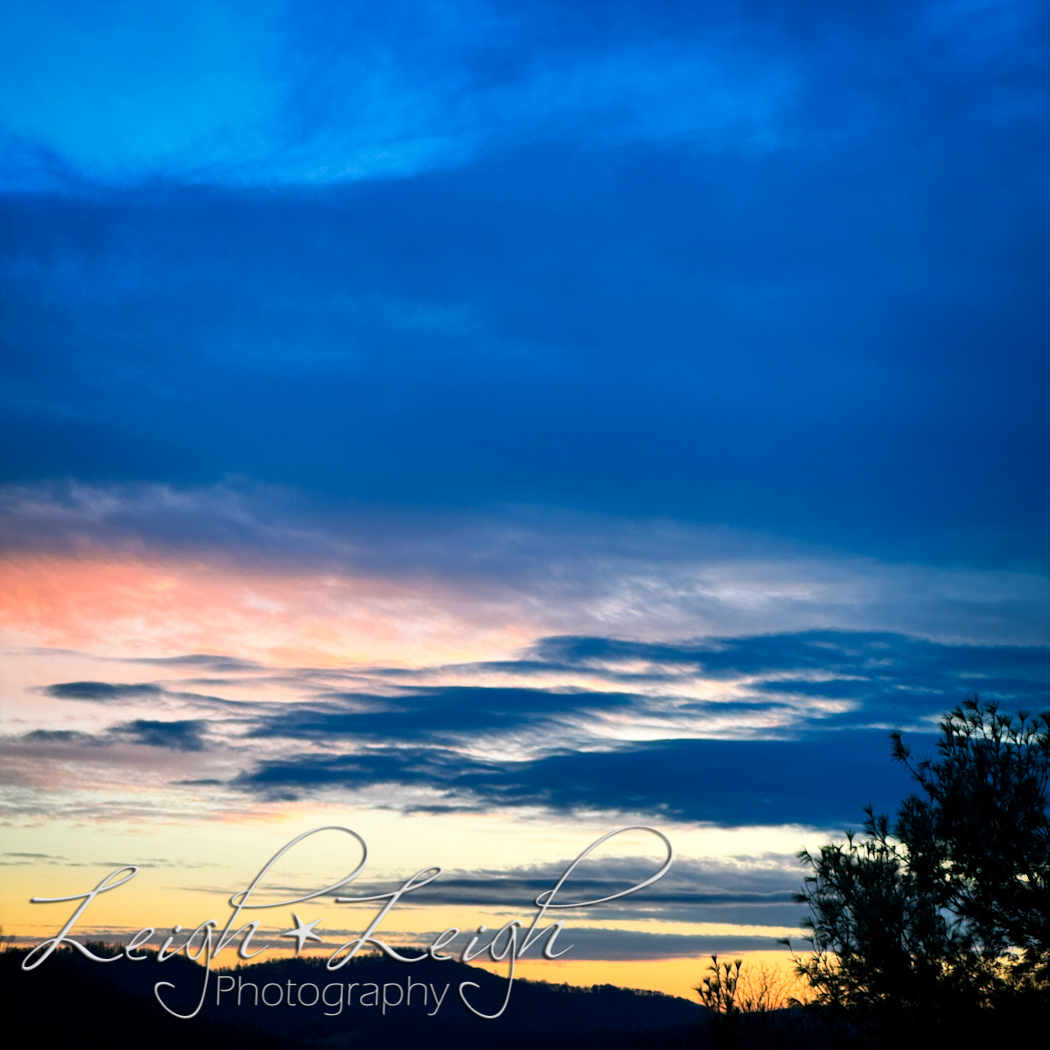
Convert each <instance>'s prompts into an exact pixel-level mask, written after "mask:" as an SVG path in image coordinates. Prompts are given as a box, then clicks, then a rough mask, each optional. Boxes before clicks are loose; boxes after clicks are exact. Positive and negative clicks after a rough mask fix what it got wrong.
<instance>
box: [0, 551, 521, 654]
mask: <svg viewBox="0 0 1050 1050" xmlns="http://www.w3.org/2000/svg"><path fill="white" fill-rule="evenodd" d="M0 581H2V588H0V626H2V628H3V629H4V631H5V633H7V635H8V638H9V640H10V641H12V642H14V643H15V644H20V645H41V646H51V647H63V648H75V649H81V650H86V651H89V652H94V653H97V654H100V655H107V656H126V657H134V656H150V657H157V656H172V655H178V654H182V653H190V652H196V653H213V654H233V655H236V656H238V657H241V658H245V659H255V660H259V661H262V662H265V663H267V664H270V665H279V666H300V665H305V664H309V665H312V666H334V665H340V666H346V665H369V664H374V663H377V662H378V663H383V664H386V665H395V666H398V665H400V666H418V665H420V664H427V663H445V662H449V661H468V660H476V659H492V658H494V657H496V658H499V657H502V656H504V655H509V654H510V653H512V652H513V651H514V650H516V649H518V648H519V647H520V646H522V645H524V644H527V643H528V642H529V641H530V640H531V639H532V638H534V637H535V635H536V633H537V631H538V630H539V628H538V625H535V624H528V623H525V622H522V619H521V616H520V609H519V608H517V607H516V606H515V605H514V604H513V603H510V602H505V601H502V602H501V601H498V600H493V601H491V602H485V601H484V600H481V601H479V600H478V597H477V596H476V595H474V596H471V597H470V599H469V600H468V599H467V598H466V597H465V596H464V595H461V594H459V593H457V592H456V591H455V590H453V589H452V588H450V587H449V586H448V585H442V584H437V583H434V582H433V581H430V580H422V581H417V582H412V581H409V582H392V581H390V580H386V579H381V578H369V577H350V576H345V575H322V574H318V573H313V574H305V573H301V574H294V573H283V572H280V571H277V570H274V569H267V568H264V567H260V568H259V569H257V570H250V569H245V568H243V567H236V566H230V565H220V564H216V563H208V562H204V561H198V560H189V559H186V560H176V559H171V558H168V559H161V558H149V557H144V556H137V555H127V554H121V555H115V554H111V553H107V554H100V555H86V556H85V555H54V554H47V555H31V554H24V555H19V556H17V557H10V558H7V559H5V560H4V561H3V562H0Z"/></svg>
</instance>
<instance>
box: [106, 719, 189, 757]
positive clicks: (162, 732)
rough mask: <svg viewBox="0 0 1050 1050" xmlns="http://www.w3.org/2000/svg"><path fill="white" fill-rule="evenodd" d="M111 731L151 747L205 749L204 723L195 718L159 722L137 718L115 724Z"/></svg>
mask: <svg viewBox="0 0 1050 1050" xmlns="http://www.w3.org/2000/svg"><path fill="white" fill-rule="evenodd" d="M110 732H111V733H112V734H113V735H115V736H118V737H124V738H127V739H130V740H132V741H134V742H135V743H137V744H145V745H147V746H149V747H163V748H167V749H168V750H171V751H203V750H204V741H203V739H202V733H203V732H204V723H203V722H201V721H195V720H189V719H186V720H182V721H174V722H158V721H155V720H152V719H146V718H137V719H135V721H133V722H125V723H123V724H121V725H119V726H114V727H113V728H112V729H111V730H110Z"/></svg>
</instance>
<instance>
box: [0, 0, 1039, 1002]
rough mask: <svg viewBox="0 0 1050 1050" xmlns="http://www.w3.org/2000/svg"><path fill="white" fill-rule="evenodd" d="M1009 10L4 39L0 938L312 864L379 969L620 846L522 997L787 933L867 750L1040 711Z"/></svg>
mask: <svg viewBox="0 0 1050 1050" xmlns="http://www.w3.org/2000/svg"><path fill="white" fill-rule="evenodd" d="M1041 14H1042V11H1041V5H1039V4H1037V3H1035V2H1034V0H1032V2H1028V0H1001V2H991V0H955V2H918V3H916V2H914V0H909V2H907V3H905V2H893V0H886V2H881V3H878V4H864V5H859V4H858V5H842V4H837V3H831V2H820V0H803V2H798V3H793V4H784V3H780V2H774V0H739V2H719V0H711V2H705V3H677V2H667V3H658V2H653V0H648V2H646V3H644V4H643V3H638V2H631V0H619V2H614V0H608V2H594V3H588V2H582V0H577V2H571V3H559V2H529V0H525V2H521V0H516V2H514V3H507V2H504V3H499V2H481V0H478V2H472V0H454V2H411V0H398V2H396V3H393V4H383V5H375V4H364V3H357V2H340V3H333V2H328V0H313V2H311V0H307V2H300V3H295V4H288V3H281V2H276V0H273V2H266V0H263V2H259V0H254V2H252V3H242V2H223V0H208V2H207V3H204V2H195V0H185V2H180V3H177V4H175V3H162V2H153V3H150V2H144V0H140V2H121V0H92V2H91V3H87V4H85V3H72V2H67V3H63V2H56V0H40V2H37V3H34V4H31V5H24V4H19V5H16V4H13V3H8V4H4V5H2V6H0V158H2V162H0V223H2V227H0V230H2V233H0V268H2V269H0V273H2V280H0V284H2V289H0V291H2V297H3V298H2V301H0V310H2V314H0V340H2V379H3V392H2V397H3V412H2V417H0V449H2V452H0V471H2V487H0V515H2V525H0V527H2V529H3V562H2V568H3V578H4V584H3V593H2V597H0V602H2V606H0V608H2V627H3V637H4V641H3V644H4V656H3V668H2V670H3V686H2V688H3V693H2V700H3V711H2V717H3V723H2V725H0V744H2V746H3V750H4V754H5V758H4V762H3V778H4V786H3V794H2V798H3V805H4V816H3V818H2V819H3V825H2V827H3V846H2V850H0V852H2V854H3V855H2V856H0V866H2V868H3V873H4V875H3V883H4V886H5V890H4V894H3V913H2V915H0V921H2V922H3V924H4V927H5V930H6V931H7V932H13V933H15V934H16V935H17V936H19V937H21V938H25V939H27V940H28V941H33V940H39V939H41V938H42V937H44V936H47V935H50V934H51V933H53V932H54V929H55V928H57V927H56V920H57V919H58V917H59V909H58V908H56V907H55V906H31V905H29V904H28V899H29V897H31V896H41V895H43V896H47V895H53V896H60V895H63V894H69V893H73V892H81V891H82V890H83V888H84V887H85V886H86V885H87V883H86V882H85V880H88V881H92V880H93V881H97V880H98V879H99V878H101V877H102V876H103V875H105V874H106V873H107V872H108V871H109V870H111V868H112V867H113V866H114V865H120V864H128V863H132V864H139V865H141V866H142V871H141V872H140V874H139V876H137V877H136V881H135V883H134V884H131V885H129V886H127V887H123V888H122V889H121V890H120V891H114V892H113V893H112V894H111V895H110V896H108V897H104V898H100V899H99V901H98V902H97V905H95V906H93V907H94V908H95V909H96V910H95V911H93V913H92V920H91V921H88V920H85V923H86V924H85V927H84V928H85V930H87V929H89V928H90V929H91V930H93V931H95V933H99V934H106V935H108V936H112V937H116V936H120V935H126V934H127V933H128V932H131V931H133V930H135V929H138V928H139V927H140V926H144V925H151V926H158V927H159V926H163V925H165V924H167V925H171V924H172V923H173V922H176V921H178V922H180V923H181V924H183V925H187V922H188V921H189V920H192V921H193V923H194V924H195V923H196V922H197V921H202V919H203V918H205V917H209V916H210V913H209V914H206V913H208V912H209V909H212V910H215V909H220V910H221V907H222V905H223V902H224V901H225V900H226V899H228V897H229V896H230V894H231V893H233V892H235V891H236V890H238V889H242V888H244V886H246V885H247V883H248V881H250V879H251V878H252V877H253V876H254V874H255V873H256V872H257V871H258V870H259V868H260V867H261V866H262V864H263V863H264V862H265V861H266V859H267V858H268V857H269V856H271V855H272V854H273V853H274V852H275V851H276V850H277V849H278V848H280V846H281V845H283V843H284V842H286V841H288V840H289V839H291V838H293V837H294V836H296V835H298V834H301V833H303V832H304V831H307V830H310V829H311V828H314V827H320V826H323V825H333V824H334V825H340V826H347V827H351V828H353V829H355V830H357V831H358V832H359V833H360V834H362V835H363V836H364V837H365V838H367V840H368V845H369V850H370V853H369V856H370V860H369V864H370V867H369V869H368V872H367V875H366V876H363V878H368V879H371V880H373V881H372V882H370V883H369V885H377V886H378V885H386V886H388V885H392V884H393V882H392V881H391V880H394V881H396V880H403V879H405V878H407V877H408V876H410V875H411V874H413V873H414V872H415V871H417V870H419V869H421V868H424V867H427V866H428V865H433V864H440V865H442V866H443V867H444V868H445V869H446V872H447V873H446V875H445V876H443V877H442V878H441V879H439V880H438V881H437V882H435V883H434V884H433V885H431V886H429V887H427V888H426V891H425V893H426V894H429V896H424V891H419V894H418V903H414V904H412V905H411V906H408V905H406V906H405V907H404V908H403V910H402V913H401V915H400V917H399V920H398V921H396V922H395V921H394V917H393V916H391V919H390V920H389V922H388V924H387V927H385V928H387V929H390V930H392V931H395V932H396V933H397V934H398V935H399V936H401V937H402V938H403V939H404V938H407V939H408V940H412V938H416V940H418V939H419V938H420V937H422V936H424V935H425V934H426V933H428V932H433V931H437V930H440V929H443V928H444V927H445V926H449V925H456V926H459V927H462V928H466V927H468V926H470V925H471V924H472V923H476V922H477V921H488V922H489V923H490V925H491V924H492V922H493V921H494V920H495V919H496V918H499V922H498V923H497V925H501V924H502V922H504V921H506V918H505V916H506V915H508V914H513V915H518V914H527V913H528V912H529V908H530V907H531V906H532V900H533V899H534V898H535V896H536V894H537V893H538V892H540V891H541V890H542V889H544V888H548V887H549V886H550V885H552V884H553V882H554V881H556V879H557V877H558V875H559V874H560V872H561V871H563V870H564V869H565V866H566V865H567V864H568V863H569V862H570V861H571V860H572V859H573V858H574V857H575V856H577V855H578V854H579V853H580V852H582V851H583V850H584V849H585V848H586V847H587V846H588V845H590V844H591V843H592V842H594V841H595V840H596V839H597V838H598V837H599V836H601V835H603V834H605V833H606V832H607V831H610V830H614V829H616V828H621V827H630V826H635V825H640V826H650V827H655V828H658V829H659V830H660V831H661V832H663V833H664V834H666V835H667V836H668V837H669V839H670V840H671V841H672V843H673V845H674V848H675V853H676V860H675V863H674V865H673V866H672V869H671V871H670V873H669V874H668V875H667V876H666V878H665V879H663V880H662V881H661V882H660V883H658V884H656V885H654V886H653V887H651V888H649V889H648V890H645V891H642V892H640V893H639V894H638V895H637V896H629V897H625V898H623V899H621V900H618V901H616V902H612V903H610V904H608V905H605V906H602V907H601V908H590V909H578V910H576V911H569V912H567V913H566V914H567V915H568V916H569V918H568V919H567V920H566V921H567V922H568V925H569V928H570V930H574V931H576V932H575V934H574V936H575V941H574V945H575V947H574V953H573V954H572V956H571V957H570V956H566V959H565V960H564V961H561V962H558V963H553V962H547V961H540V960H537V961H536V962H535V963H534V964H531V965H532V969H531V970H529V975H532V976H539V977H547V978H548V979H554V980H574V981H584V982H590V981H591V980H598V979H601V980H606V979H610V980H615V981H616V982H617V983H622V984H629V985H633V986H639V987H654V988H661V989H664V990H671V991H676V992H679V993H681V994H688V990H689V989H690V988H691V986H692V985H693V984H695V983H697V981H698V980H699V977H700V972H699V971H700V964H699V962H698V959H699V957H700V956H701V955H704V954H710V953H711V952H713V951H719V952H766V951H772V950H774V949H776V948H777V944H776V939H777V938H779V937H783V936H787V935H793V936H794V937H795V939H796V941H798V939H799V936H800V935H799V932H798V929H797V926H798V920H799V918H800V917H801V912H800V910H799V907H798V906H797V905H795V904H793V903H792V901H791V894H792V893H793V892H796V891H797V890H798V888H799V886H800V884H801V878H802V876H803V875H804V871H803V870H802V868H800V866H799V862H798V860H797V858H796V856H795V854H796V852H797V851H798V850H799V849H802V848H804V847H808V848H811V849H812V848H815V847H816V846H819V845H820V844H821V843H822V842H825V841H828V840H829V839H832V838H835V837H841V836H842V834H843V833H844V831H845V830H847V829H850V828H857V827H859V826H860V824H861V821H862V820H863V807H864V806H865V805H866V804H869V803H870V804H872V805H874V806H875V807H876V808H877V809H881V810H882V811H885V812H890V813H892V812H893V810H894V808H895V807H896V806H897V805H898V804H899V802H900V801H901V800H902V799H903V798H904V796H905V795H906V794H907V793H908V792H909V791H910V790H911V784H910V780H909V776H908V772H907V770H906V769H904V768H903V767H902V766H901V765H900V764H895V763H893V762H892V761H891V759H890V745H889V739H888V734H889V732H890V731H891V730H894V729H899V730H902V731H904V733H905V736H906V738H907V739H909V740H911V741H912V743H913V745H914V748H915V750H916V752H917V753H918V754H929V753H932V750H933V748H934V745H935V740H936V737H935V734H936V731H937V723H938V720H939V719H940V718H942V717H943V716H944V715H945V713H946V712H947V711H949V710H950V709H951V708H953V707H954V706H956V705H957V704H959V703H960V702H962V701H963V700H964V699H966V698H967V697H969V696H972V695H973V694H974V693H978V694H980V695H981V696H982V697H983V698H986V699H994V700H998V701H999V702H1000V703H1001V704H1002V705H1003V708H1004V709H1005V710H1008V711H1016V710H1018V709H1022V708H1023V709H1027V710H1033V711H1040V710H1045V709H1047V708H1048V707H1050V645H1048V635H1050V528H1048V516H1050V478H1048V464H1050V455H1048V453H1050V447H1048V446H1050V442H1048V426H1047V414H1046V409H1045V404H1046V400H1047V395H1048V385H1050V384H1048V380H1050V355H1048V353H1047V350H1048V348H1050V309H1048V307H1050V295H1048V289H1050V280H1048V278H1050V250H1048V249H1050V236H1048V235H1050V208H1048V203H1050V202H1048V189H1047V188H1048V186H1050V177H1048V176H1050V171H1048V170H1047V169H1048V163H1047V158H1048V156H1050V153H1048V145H1050V130H1048V129H1050V119H1048V118H1050V112H1048V109H1050V78H1048V76H1047V72H1046V71H1047V69H1048V68H1050V66H1048V62H1047V60H1048V57H1050V55H1048V51H1050V27H1048V26H1047V23H1046V20H1045V17H1042V18H1041V17H1040V15H1041ZM322 839H324V841H325V842H326V843H327V842H329V841H332V842H334V840H332V839H331V835H328V837H327V838H325V836H321V837H320V838H318V839H313V840H310V842H311V843H315V842H320V841H321V840H322ZM340 841H341V840H340ZM302 850H303V852H302V853H301V854H296V855H295V856H296V858H297V859H296V861H295V863H294V864H292V866H291V867H290V868H289V870H288V872H287V873H285V875H284V876H283V877H284V881H285V882H286V883H288V884H289V885H292V884H295V885H298V886H300V887H302V886H308V887H309V886H314V887H321V886H322V885H325V884H326V882H325V879H326V878H327V881H328V882H331V881H334V880H335V879H336V878H338V877H339V872H340V871H344V870H345V871H349V870H351V869H352V868H353V867H354V866H355V864H356V863H357V860H356V859H354V856H353V850H352V849H350V848H349V847H346V846H339V845H337V844H334V845H332V846H331V848H329V846H327V845H326V846H324V847H321V846H314V845H310V844H309V843H307V844H305V845H304V846H303V847H302ZM603 850H604V851H605V852H604V854H603V856H604V859H603V860H600V861H599V860H598V859H597V857H598V854H597V853H596V854H595V855H594V857H592V858H591V859H590V860H589V861H588V862H587V864H592V862H593V868H587V865H584V867H582V868H581V869H580V871H581V873H582V872H583V871H584V869H585V868H586V870H587V872H588V874H587V875H586V878H583V876H582V875H581V881H580V893H581V894H586V893H588V892H589V890H590V889H593V888H594V887H595V886H601V887H606V888H607V887H613V886H615V887H621V888H622V887H623V886H624V885H627V884H628V883H629V882H630V881H631V880H632V879H633V880H635V881H640V880H641V878H644V877H645V875H644V872H650V873H651V871H653V870H655V868H654V865H655V867H659V864H660V863H661V861H660V857H661V856H662V854H661V847H660V846H659V842H657V840H656V839H654V838H653V836H651V835H648V834H647V833H644V832H632V833H628V834H625V835H623V836H621V837H618V838H616V839H613V840H611V841H610V842H609V843H608V844H606V846H604V847H603ZM341 865H342V866H341ZM647 865H648V867H647ZM639 873H643V874H641V875H640V874H639ZM329 876H330V877H329ZM296 880H298V881H296ZM383 880H387V881H386V882H384V881H383ZM588 880H589V881H588ZM82 884H83V885H82ZM92 884H93V882H92ZM609 892H614V891H613V890H610V891H609ZM597 895H600V894H591V896H597ZM575 899H576V900H580V899H582V898H581V897H576V898H575ZM311 905H316V909H317V911H318V912H319V913H323V915H324V919H323V921H322V924H321V928H322V930H324V929H328V930H329V931H331V932H332V933H333V934H334V933H335V932H336V931H338V930H342V929H354V928H355V927H354V923H355V922H358V921H359V915H358V912H359V911H360V909H358V910H357V911H354V910H353V909H350V912H351V913H348V909H347V908H346V906H337V905H335V904H333V903H332V902H331V901H330V900H329V899H328V898H325V899H324V900H323V901H322V900H317V901H314V902H311ZM304 907H306V906H305V905H304ZM286 912H288V909H284V910H283V911H282V910H279V911H277V912H275V913H274V918H273V924H272V930H271V932H274V931H276V930H277V927H278V926H279V925H280V924H281V923H284V922H287V924H288V925H291V921H292V920H291V917H290V912H288V914H286ZM179 916H182V917H181V918H180V917H179ZM195 916H196V918H195ZM312 916H313V913H312V912H311V915H310V916H305V915H304V918H310V917H312ZM478 916H481V919H478ZM501 916H502V917H503V918H500V917H501ZM64 918H65V915H64V913H63V914H62V915H61V917H60V919H61V921H64ZM59 924H60V922H59ZM264 925H265V923H264ZM567 932H569V931H568V930H567ZM394 939H395V940H396V937H395V938H394ZM273 943H274V944H278V943H280V942H279V941H278V940H274V941H273ZM406 943H407V941H406Z"/></svg>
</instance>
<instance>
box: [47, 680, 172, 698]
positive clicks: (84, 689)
mask: <svg viewBox="0 0 1050 1050" xmlns="http://www.w3.org/2000/svg"><path fill="white" fill-rule="evenodd" d="M163 691H164V690H162V689H161V688H159V687H158V686H155V685H152V684H150V683H149V682H142V683H139V684H137V685H122V684H114V683H112V682H60V683H57V684H56V685H49V686H48V687H47V688H46V689H45V692H46V693H47V695H48V696H53V697H56V698H57V699H59V700H138V699H141V698H143V697H154V696H160V695H161V693H163Z"/></svg>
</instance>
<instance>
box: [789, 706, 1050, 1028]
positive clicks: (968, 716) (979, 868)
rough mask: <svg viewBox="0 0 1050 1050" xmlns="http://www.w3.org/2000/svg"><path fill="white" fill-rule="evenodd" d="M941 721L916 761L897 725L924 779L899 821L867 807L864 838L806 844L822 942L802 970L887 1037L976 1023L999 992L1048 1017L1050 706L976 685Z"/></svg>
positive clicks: (813, 919)
mask: <svg viewBox="0 0 1050 1050" xmlns="http://www.w3.org/2000/svg"><path fill="white" fill-rule="evenodd" d="M940 730H941V733H940V737H939V740H938V756H939V757H938V758H937V760H936V761H923V762H919V763H918V764H916V765H913V764H912V762H911V752H910V750H909V749H908V748H907V747H906V746H905V744H904V742H903V741H902V739H901V735H900V734H899V733H894V734H891V737H892V740H893V755H894V757H895V758H896V759H897V760H899V761H901V762H904V763H906V764H907V765H908V768H909V769H911V771H912V774H913V775H914V777H915V779H916V781H917V782H918V784H919V786H920V788H921V794H914V795H912V796H910V797H909V798H908V799H906V800H905V802H904V803H903V804H902V805H901V807H900V810H899V812H898V816H897V821H896V823H895V824H894V825H892V827H891V825H890V821H889V819H888V818H887V817H885V816H877V815H876V814H875V813H874V811H873V810H872V809H871V808H870V807H868V809H867V810H866V813H867V819H866V820H865V821H864V831H865V834H866V837H865V838H863V839H857V838H856V837H854V836H853V835H852V834H850V835H848V836H847V839H846V842H845V843H843V844H834V843H831V844H828V845H825V846H822V847H821V849H820V851H819V853H818V854H816V855H814V854H811V853H810V852H808V851H806V850H803V851H802V852H801V853H799V859H800V860H801V861H802V863H803V864H804V865H806V866H807V867H808V868H809V869H810V874H809V875H807V876H806V878H805V882H804V885H803V890H802V892H801V893H799V894H796V896H795V900H796V901H797V902H799V903H804V904H806V905H808V907H809V911H810V915H809V916H808V917H807V918H806V919H804V920H803V926H804V927H806V928H808V930H809V931H810V932H809V935H808V936H807V937H806V940H808V941H809V943H810V945H811V947H812V953H811V954H810V955H809V956H808V957H796V959H795V962H796V968H797V972H798V974H799V975H800V976H802V977H804V978H806V980H807V981H808V983H809V985H810V987H811V988H812V990H813V992H814V995H815V997H816V999H817V1001H818V1002H819V1003H820V1004H822V1005H823V1006H824V1007H825V1008H831V1009H832V1010H838V1011H840V1012H845V1013H848V1014H850V1015H851V1016H852V1017H853V1018H854V1019H856V1021H857V1023H858V1024H860V1025H861V1026H862V1028H863V1029H864V1030H866V1031H869V1032H871V1033H874V1034H875V1037H876V1039H877V1040H879V1039H882V1040H885V1039H888V1038H890V1037H891V1036H892V1035H893V1034H894V1033H897V1034H898V1035H899V1033H900V1032H902V1031H905V1032H910V1033H913V1034H916V1035H917V1034H919V1033H920V1032H927V1033H930V1034H933V1033H935V1032H936V1033H941V1034H944V1033H946V1032H949V1031H952V1032H963V1031H969V1033H970V1034H971V1035H973V1034H974V1033H975V1032H976V1031H977V1030H978V1029H979V1028H980V1027H981V1025H982V1024H984V1023H987V1020H988V1017H989V1015H990V1012H991V1008H993V1007H995V1006H1003V1007H1007V1006H1008V1007H1009V1010H1010V1012H1011V1014H1013V1015H1016V1017H1017V1018H1018V1019H1020V1018H1021V1017H1022V1015H1023V1016H1025V1017H1029V1018H1034V1017H1036V1016H1040V1017H1043V1016H1045V1013H1046V1011H1047V1008H1048V1006H1047V1004H1048V999H1050V965H1048V962H1050V952H1048V947H1050V940H1048V931H1050V895H1048V887H1050V814H1048V811H1047V783H1048V779H1050V715H1048V714H1043V715H1038V716H1034V717H1032V716H1030V715H1029V714H1028V713H1027V712H1021V713H1020V714H1019V715H1018V717H1017V719H1013V718H1009V717H1007V716H1005V715H1001V714H999V709H998V706H997V705H996V704H983V703H982V702H981V701H980V700H979V698H978V697H976V696H975V697H974V698H973V699H972V700H969V701H967V702H966V703H965V704H963V705H962V707H959V708H956V709H955V710H954V711H952V712H950V713H949V715H948V716H947V717H946V718H945V719H944V720H943V721H942V722H941V723H940ZM1003 1012H1004V1011H999V1012H998V1013H1000V1015H1001V1014H1002V1013H1003ZM1001 1021H1002V1017H1001V1016H1000V1017H999V1019H998V1020H997V1022H996V1024H997V1025H1000V1024H1001Z"/></svg>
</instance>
